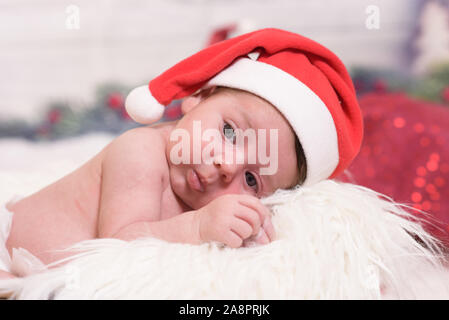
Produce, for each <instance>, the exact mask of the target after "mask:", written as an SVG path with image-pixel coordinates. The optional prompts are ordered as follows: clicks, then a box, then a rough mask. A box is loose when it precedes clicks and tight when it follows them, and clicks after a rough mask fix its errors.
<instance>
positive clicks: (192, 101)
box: [181, 96, 202, 115]
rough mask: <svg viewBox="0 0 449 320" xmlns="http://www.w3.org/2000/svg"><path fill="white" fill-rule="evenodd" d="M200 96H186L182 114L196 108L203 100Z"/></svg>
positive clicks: (182, 104) (182, 105) (183, 101)
mask: <svg viewBox="0 0 449 320" xmlns="http://www.w3.org/2000/svg"><path fill="white" fill-rule="evenodd" d="M201 100H202V99H201V97H200V96H190V97H187V98H184V100H182V103H181V112H182V114H183V115H184V114H186V113H188V112H189V111H190V110H192V109H193V108H195V107H196V106H197V105H198V104H199V103H200V102H201Z"/></svg>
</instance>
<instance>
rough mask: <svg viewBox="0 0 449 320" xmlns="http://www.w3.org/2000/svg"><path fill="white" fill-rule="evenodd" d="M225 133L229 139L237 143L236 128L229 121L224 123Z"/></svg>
mask: <svg viewBox="0 0 449 320" xmlns="http://www.w3.org/2000/svg"><path fill="white" fill-rule="evenodd" d="M223 134H224V136H225V138H226V139H228V140H229V141H231V142H232V143H235V131H234V128H233V127H232V126H231V125H230V124H229V123H227V122H225V123H224V126H223Z"/></svg>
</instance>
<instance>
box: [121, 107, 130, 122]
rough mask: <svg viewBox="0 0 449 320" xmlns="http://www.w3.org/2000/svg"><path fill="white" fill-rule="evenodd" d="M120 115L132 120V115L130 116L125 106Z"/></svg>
mask: <svg viewBox="0 0 449 320" xmlns="http://www.w3.org/2000/svg"><path fill="white" fill-rule="evenodd" d="M120 117H121V118H122V119H124V120H131V117H130V116H129V114H128V112H126V109H125V108H122V110H121V111H120Z"/></svg>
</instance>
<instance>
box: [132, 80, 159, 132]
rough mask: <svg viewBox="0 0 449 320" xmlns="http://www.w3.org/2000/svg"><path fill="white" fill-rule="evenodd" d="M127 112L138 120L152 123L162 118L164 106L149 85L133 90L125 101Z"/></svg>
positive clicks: (143, 122)
mask: <svg viewBox="0 0 449 320" xmlns="http://www.w3.org/2000/svg"><path fill="white" fill-rule="evenodd" d="M125 107H126V112H128V114H129V116H130V117H131V118H132V119H133V120H134V121H136V122H139V123H142V124H150V123H154V122H156V121H158V120H160V119H161V118H162V116H163V114H164V109H165V108H164V106H163V105H162V104H160V103H159V102H158V101H157V100H156V99H155V98H154V97H153V95H152V94H151V92H150V89H149V88H148V85H145V86H141V87H137V88H135V89H134V90H132V91H131V92H130V93H129V94H128V96H127V97H126V101H125Z"/></svg>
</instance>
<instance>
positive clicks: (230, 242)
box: [223, 230, 243, 248]
mask: <svg viewBox="0 0 449 320" xmlns="http://www.w3.org/2000/svg"><path fill="white" fill-rule="evenodd" d="M223 242H224V244H225V245H227V246H228V247H231V248H239V247H240V246H241V245H242V243H243V240H242V238H240V237H239V235H238V234H237V233H235V232H234V231H232V230H229V232H227V233H226V235H225V236H224V241H223Z"/></svg>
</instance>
